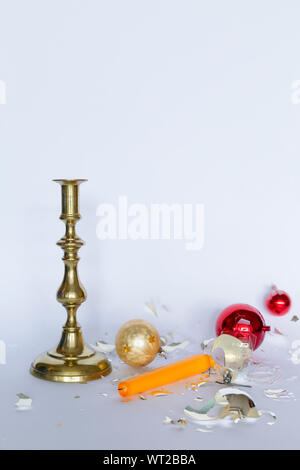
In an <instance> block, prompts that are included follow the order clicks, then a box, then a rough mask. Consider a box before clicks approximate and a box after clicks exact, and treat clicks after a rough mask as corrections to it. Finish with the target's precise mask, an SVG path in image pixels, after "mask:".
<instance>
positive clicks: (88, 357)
mask: <svg viewBox="0 0 300 470" xmlns="http://www.w3.org/2000/svg"><path fill="white" fill-rule="evenodd" d="M30 372H31V374H32V375H34V376H35V377H38V378H39V379H44V380H50V381H52V382H69V383H86V382H88V381H89V380H95V379H99V378H101V377H102V376H105V375H108V374H109V373H110V372H111V365H110V363H109V361H108V360H107V359H106V357H105V356H104V355H103V354H101V353H99V352H96V351H94V350H93V349H91V348H89V347H87V346H86V345H85V346H84V349H83V351H82V354H80V355H78V356H75V357H66V356H64V355H62V354H59V353H57V350H56V349H54V350H52V351H48V352H45V353H43V354H41V355H40V356H38V357H37V359H36V360H35V361H34V362H33V363H32V364H31V368H30Z"/></svg>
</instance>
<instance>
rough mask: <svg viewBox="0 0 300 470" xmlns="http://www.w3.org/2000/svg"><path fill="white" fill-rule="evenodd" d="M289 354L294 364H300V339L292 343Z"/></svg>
mask: <svg viewBox="0 0 300 470" xmlns="http://www.w3.org/2000/svg"><path fill="white" fill-rule="evenodd" d="M289 354H290V356H291V361H292V363H293V364H295V365H297V364H300V339H296V340H295V341H293V342H292V344H291V349H290V350H289Z"/></svg>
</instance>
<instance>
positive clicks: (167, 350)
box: [161, 340, 190, 353]
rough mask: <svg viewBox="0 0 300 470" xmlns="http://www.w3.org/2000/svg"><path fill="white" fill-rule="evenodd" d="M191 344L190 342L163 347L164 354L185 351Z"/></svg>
mask: <svg viewBox="0 0 300 470" xmlns="http://www.w3.org/2000/svg"><path fill="white" fill-rule="evenodd" d="M189 344H190V342H189V341H188V340H186V341H183V342H182V343H170V344H165V345H163V346H162V347H161V349H162V350H163V352H165V353H170V352H173V351H175V349H185V348H186V347H187V346H188V345H189Z"/></svg>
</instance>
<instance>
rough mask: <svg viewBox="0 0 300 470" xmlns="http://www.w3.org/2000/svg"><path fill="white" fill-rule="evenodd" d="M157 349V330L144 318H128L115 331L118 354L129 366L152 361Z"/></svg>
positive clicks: (158, 344)
mask: <svg viewBox="0 0 300 470" xmlns="http://www.w3.org/2000/svg"><path fill="white" fill-rule="evenodd" d="M159 349H160V337H159V334H158V331H157V329H156V328H155V327H154V326H153V325H151V323H149V322H147V321H145V320H130V321H128V322H126V323H124V325H123V326H121V328H120V329H119V331H118V333H117V336H116V350H117V353H118V356H119V358H120V359H121V360H122V361H123V362H125V363H126V364H128V365H129V366H134V367H137V366H146V365H147V364H149V363H150V362H152V361H153V359H154V358H155V356H156V355H157V353H158V351H159Z"/></svg>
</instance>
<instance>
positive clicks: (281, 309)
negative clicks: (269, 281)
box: [266, 285, 292, 316]
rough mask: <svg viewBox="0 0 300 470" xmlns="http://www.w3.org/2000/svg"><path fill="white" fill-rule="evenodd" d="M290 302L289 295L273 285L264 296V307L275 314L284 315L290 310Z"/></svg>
mask: <svg viewBox="0 0 300 470" xmlns="http://www.w3.org/2000/svg"><path fill="white" fill-rule="evenodd" d="M291 304H292V302H291V298H290V296H289V295H288V294H287V293H286V292H284V291H283V290H279V289H277V287H276V286H274V285H273V286H272V290H271V292H270V294H269V295H268V296H267V298H266V307H267V309H268V310H269V312H270V313H272V314H273V315H276V316H281V315H285V314H286V313H288V311H289V310H290V308H291Z"/></svg>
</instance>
